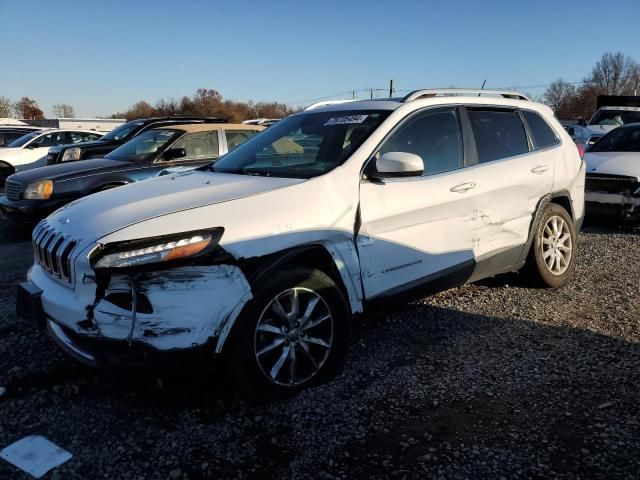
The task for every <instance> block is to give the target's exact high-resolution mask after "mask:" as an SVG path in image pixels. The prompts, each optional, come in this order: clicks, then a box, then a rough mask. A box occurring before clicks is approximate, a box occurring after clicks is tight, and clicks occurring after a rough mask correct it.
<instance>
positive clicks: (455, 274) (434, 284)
mask: <svg viewBox="0 0 640 480" xmlns="http://www.w3.org/2000/svg"><path fill="white" fill-rule="evenodd" d="M475 266H476V262H475V260H468V261H466V262H464V263H461V264H460V265H455V266H453V267H450V268H446V269H444V270H441V271H439V272H436V273H433V274H431V275H428V276H426V277H424V278H421V279H419V280H415V281H413V282H409V283H405V284H404V285H400V286H398V287H395V288H393V289H391V290H388V291H386V292H384V293H381V294H380V295H377V296H375V297H372V298H370V299H368V300H367V301H366V304H365V311H367V310H373V309H376V308H380V307H389V306H390V304H394V303H406V302H408V301H412V300H416V299H419V298H423V297H426V296H429V295H433V294H435V293H438V292H442V291H444V290H448V289H450V288H453V287H459V286H460V285H464V284H465V283H467V282H468V281H469V279H470V278H471V276H472V274H473V272H474V269H475Z"/></svg>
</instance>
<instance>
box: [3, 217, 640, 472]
mask: <svg viewBox="0 0 640 480" xmlns="http://www.w3.org/2000/svg"><path fill="white" fill-rule="evenodd" d="M27 239H28V235H27V236H25V234H24V233H20V232H17V233H16V232H14V231H13V230H12V228H11V227H10V226H9V225H7V224H4V223H0V244H2V257H1V258H0V290H1V292H0V293H1V295H2V304H1V305H0V387H4V388H6V393H4V394H3V395H2V396H1V397H0V448H3V447H4V446H6V445H8V444H9V443H12V442H14V441H16V440H18V439H20V438H22V437H24V436H26V435H32V434H39V435H44V436H46V437H47V438H48V439H50V440H51V441H53V442H55V443H56V444H58V445H60V446H62V447H63V448H65V449H67V450H69V451H70V452H71V453H73V455H74V456H73V458H72V459H71V460H70V461H69V462H67V463H66V464H64V465H63V466H61V467H59V468H58V469H56V470H54V471H53V472H52V473H50V474H48V475H47V476H46V477H45V478H48V479H57V480H61V479H65V480H66V479H85V478H86V479H97V478H108V479H140V480H142V479H155V478H169V479H173V480H176V479H187V478H188V479H200V478H216V479H217V478H270V477H278V478H282V477H291V478H299V479H304V478H326V479H331V478H363V477H370V478H447V479H449V478H558V477H563V478H570V479H578V478H602V479H614V478H629V479H631V478H636V479H637V478H640V459H639V458H638V455H639V453H640V398H639V397H640V390H639V385H640V308H639V307H638V305H637V303H636V302H638V299H639V290H640V229H630V228H627V229H620V228H613V227H611V228H604V227H590V228H587V229H586V230H585V231H583V233H582V234H581V235H580V239H579V240H580V242H579V247H580V258H579V263H578V268H577V272H576V273H577V275H576V278H575V280H574V281H573V282H572V283H571V284H570V285H569V286H568V287H566V288H563V289H560V290H555V291H552V290H540V289H530V288H527V287H526V286H525V285H524V284H523V283H522V282H523V281H522V279H521V277H519V276H518V275H506V276H501V277H498V278H494V279H490V280H487V281H484V282H481V283H479V284H475V285H468V286H465V287H462V288H458V289H453V290H449V291H447V292H444V293H441V294H439V295H437V296H434V297H430V298H427V299H425V300H423V301H420V302H416V303H413V304H408V305H398V306H397V307H395V309H394V310H391V311H388V312H385V313H379V314H376V315H370V316H367V317H366V318H364V319H362V321H361V322H359V323H358V324H356V325H355V327H354V332H353V338H352V344H353V346H352V349H351V351H350V354H349V357H348V360H347V366H346V368H345V370H344V372H343V373H342V374H341V375H339V376H338V377H337V378H335V379H334V380H333V381H332V382H330V383H328V384H325V385H322V386H319V387H317V388H314V389H310V390H307V391H305V392H304V393H302V394H301V395H299V396H297V397H295V398H293V399H290V400H288V401H283V402H278V403H272V404H262V405H254V404H250V403H248V402H246V401H244V400H243V399H242V398H239V397H238V396H237V395H236V394H234V393H232V392H233V389H232V388H230V385H229V384H228V383H227V382H225V381H224V380H223V377H222V376H221V375H219V374H211V373H207V372H204V371H203V372H197V373H195V374H190V375H181V376H180V378H174V377H172V378H165V379H163V380H162V381H157V380H155V379H152V378H148V377H123V376H122V375H113V374H111V375H110V374H106V373H96V372H93V371H91V370H89V369H85V368H81V367H78V366H75V365H74V364H72V363H71V362H69V361H67V360H65V358H64V357H63V356H62V355H61V354H60V353H59V352H57V351H56V349H55V348H54V346H53V344H52V342H51V341H50V340H48V339H47V338H46V337H44V336H43V335H41V334H39V333H38V332H36V331H34V330H33V329H32V327H31V326H30V325H28V324H26V323H25V322H23V321H19V320H17V319H16V318H15V315H14V308H15V305H14V302H15V284H16V282H18V281H19V280H21V279H22V278H23V276H24V272H25V271H26V269H27V268H28V265H29V263H30V261H31V251H30V246H29V242H28V241H27ZM185 373H186V372H185ZM0 391H2V390H1V389H0ZM0 478H1V479H23V478H30V477H27V476H26V475H24V474H22V473H21V472H19V471H18V470H16V469H15V468H13V467H12V466H10V465H8V464H7V463H4V462H2V461H0Z"/></svg>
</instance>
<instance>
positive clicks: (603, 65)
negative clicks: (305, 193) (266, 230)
mask: <svg viewBox="0 0 640 480" xmlns="http://www.w3.org/2000/svg"><path fill="white" fill-rule="evenodd" d="M639 94H640V65H639V64H638V62H636V61H635V60H634V59H632V58H631V57H629V56H625V55H624V54H622V53H621V52H617V53H611V52H608V53H605V54H604V55H603V56H602V58H601V59H600V60H599V61H598V62H597V63H596V64H595V65H594V67H593V68H592V70H591V73H590V74H589V75H588V76H587V77H585V78H584V80H583V81H582V82H579V83H578V84H572V83H568V82H566V81H564V80H563V79H562V78H559V79H558V80H556V81H554V82H552V83H551V84H550V85H549V86H548V88H547V89H546V91H545V92H544V94H543V95H542V97H541V101H542V102H544V103H546V104H547V105H549V106H550V107H551V108H552V109H553V111H554V112H555V114H556V116H557V117H558V118H560V119H563V120H570V119H585V120H586V119H588V118H589V117H590V116H591V115H592V114H593V113H594V111H595V110H596V101H597V97H598V95H639ZM296 111H298V109H295V108H293V107H291V106H290V105H287V104H284V103H278V102H252V101H248V102H238V101H233V100H225V99H223V98H222V95H221V94H220V93H219V92H218V91H217V90H213V89H209V88H199V89H198V90H197V91H196V92H195V93H194V94H193V95H191V96H184V97H182V98H181V99H179V100H176V99H173V98H171V99H160V100H158V101H157V102H156V103H155V104H154V105H151V104H150V103H149V102H147V101H145V100H140V101H138V102H136V103H134V104H133V105H132V106H131V107H129V108H128V109H127V110H126V111H124V112H118V113H114V114H113V115H111V118H126V119H127V120H134V119H137V118H145V117H152V116H165V115H203V116H212V117H218V118H223V119H225V120H228V121H230V122H241V121H243V120H247V119H249V118H283V117H286V116H287V115H290V114H292V113H295V112H296ZM53 116H54V117H56V118H70V117H73V116H74V111H73V107H72V106H71V105H68V104H66V103H58V104H56V105H54V106H53ZM3 117H16V118H22V119H27V120H39V119H42V118H44V113H43V112H42V109H41V108H40V107H39V105H38V102H36V101H35V100H34V99H33V98H30V97H22V98H21V99H20V100H18V101H15V102H12V101H11V100H10V99H8V98H7V97H4V96H0V118H3Z"/></svg>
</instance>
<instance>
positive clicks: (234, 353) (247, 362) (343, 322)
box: [226, 266, 350, 400]
mask: <svg viewBox="0 0 640 480" xmlns="http://www.w3.org/2000/svg"><path fill="white" fill-rule="evenodd" d="M293 289H296V291H297V292H298V293H296V294H295V295H296V296H297V295H300V297H299V305H300V308H299V310H300V312H301V313H302V312H303V311H305V310H306V308H307V307H308V306H309V304H310V303H311V302H310V301H308V302H307V303H306V306H305V303H304V302H305V296H308V298H309V299H311V298H316V297H320V298H321V300H316V301H315V305H316V306H315V307H314V308H313V311H314V315H317V314H318V313H320V314H321V313H322V312H317V311H316V310H317V309H318V308H322V309H327V310H326V311H328V312H329V313H330V315H331V318H330V319H329V320H327V321H325V322H324V323H322V324H319V323H318V324H317V325H316V326H312V327H309V330H306V331H305V332H303V328H302V326H300V328H296V329H293V328H292V329H291V330H290V332H289V334H284V333H278V334H274V333H273V332H267V333H264V332H262V331H258V330H257V328H258V326H259V325H263V326H264V325H265V323H267V326H268V327H272V326H273V325H271V324H270V322H272V323H274V324H277V325H279V324H280V323H282V324H284V323H285V322H284V321H283V320H281V318H278V316H277V315H276V314H275V312H274V310H273V302H274V301H275V299H276V298H278V299H279V301H281V302H283V303H286V304H287V306H289V307H290V308H292V307H291V305H292V303H293V301H292V300H291V296H282V295H285V294H287V293H288V292H291V291H292V290H293ZM309 292H311V293H309ZM285 299H288V300H285ZM283 306H284V305H283ZM324 316H326V315H324ZM324 316H322V315H319V318H323V317H324ZM270 318H273V320H271V319H270ZM299 318H300V317H299ZM261 319H262V321H261ZM308 320H310V319H308ZM349 320H350V310H349V307H348V305H347V302H346V300H345V298H344V296H343V295H342V292H341V291H340V289H339V288H338V286H337V285H336V284H335V282H334V281H333V280H332V279H331V277H329V276H328V275H327V274H325V273H324V272H322V271H320V270H317V269H313V268H309V267H303V266H292V267H285V268H283V269H282V270H279V271H277V272H276V273H274V274H272V275H270V276H269V277H268V278H267V279H266V280H265V281H264V282H263V283H262V284H260V285H258V286H257V287H256V288H255V289H254V298H253V300H251V301H250V302H249V303H248V304H247V305H246V307H245V308H244V310H243V312H242V314H241V315H240V317H239V318H238V320H237V321H236V324H235V325H234V328H233V331H232V334H231V336H230V338H229V339H228V346H227V348H228V349H229V351H228V352H227V355H226V358H227V361H228V362H229V363H230V364H229V369H230V372H231V373H232V375H233V377H234V381H235V382H236V383H237V384H238V386H239V387H240V388H241V389H242V390H244V391H245V392H247V393H248V394H249V396H250V397H251V398H254V399H258V400H275V399H279V398H284V397H288V396H291V395H295V394H296V393H298V392H299V391H300V390H302V389H304V388H306V387H308V386H310V385H313V384H318V383H321V382H322V381H326V380H327V379H328V378H329V377H330V376H332V375H333V374H335V373H336V372H337V371H338V370H339V368H340V367H341V366H342V364H343V362H344V357H345V355H346V352H347V347H348V337H349ZM300 321H301V323H302V319H301V320H300ZM329 322H330V324H331V341H330V348H329V349H328V353H325V347H324V346H319V345H317V344H313V345H311V343H310V342H307V341H306V338H309V337H311V335H318V336H321V335H320V334H319V333H311V334H308V336H307V333H306V332H309V331H310V332H318V330H314V329H321V331H322V334H323V335H324V334H325V333H326V332H327V330H328V328H329ZM307 323H310V324H313V323H315V321H308V322H307ZM296 325H297V324H296ZM281 328H285V327H281ZM295 332H297V335H298V337H297V338H295V339H293V340H291V339H289V337H288V335H294V334H296V333H295ZM265 335H274V337H272V338H273V339H274V340H273V341H271V339H270V338H269V337H266V339H265ZM275 335H277V337H276V336H275ZM285 337H286V346H285V344H282V346H278V347H274V348H273V350H272V351H271V350H270V351H268V352H267V353H265V354H262V355H258V354H257V352H258V351H259V350H262V349H261V348H259V347H260V345H261V344H260V342H261V341H262V342H269V344H268V345H267V346H271V345H273V344H275V343H276V342H277V341H280V340H281V339H283V338H285ZM303 337H305V338H303ZM309 340H311V338H309ZM314 340H315V338H314ZM283 341H284V340H283ZM303 344H304V345H303ZM263 345H264V344H263ZM303 347H304V348H303ZM310 347H313V348H311V351H309V350H310ZM286 348H289V349H291V348H292V349H293V351H294V353H293V359H294V361H293V362H292V361H291V357H290V356H289V354H290V353H291V352H289V354H287V356H286V360H284V364H280V369H279V370H278V371H279V372H280V374H276V377H275V379H273V378H271V377H270V376H269V374H272V373H273V371H274V369H275V364H276V363H277V361H276V362H275V363H274V365H273V367H272V370H270V371H269V372H267V369H268V365H271V361H272V360H273V359H276V358H277V359H279V358H280V356H284V355H285V349H286ZM303 350H304V351H303ZM309 355H312V356H313V358H311V357H309ZM325 355H326V356H325ZM258 358H260V361H259V360H258ZM309 358H311V360H309ZM296 361H297V362H298V363H296V367H295V368H293V371H294V372H296V373H298V369H300V375H299V378H298V380H300V381H299V382H298V381H296V383H295V384H286V378H287V377H286V376H287V375H288V376H289V382H291V375H292V373H291V370H292V369H291V364H292V363H295V362H296ZM311 362H313V364H312V363H311ZM265 364H266V365H267V369H265ZM285 367H286V368H287V370H285V371H282V369H283V368H285ZM303 367H306V368H303ZM316 368H317V370H316V371H315V373H313V374H312V376H310V377H309V378H307V379H304V377H305V375H304V374H306V373H308V372H307V370H308V371H311V370H314V369H316ZM293 376H294V378H295V376H296V375H295V374H293ZM303 379H304V380H303Z"/></svg>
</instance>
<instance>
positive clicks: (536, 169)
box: [531, 165, 549, 175]
mask: <svg viewBox="0 0 640 480" xmlns="http://www.w3.org/2000/svg"><path fill="white" fill-rule="evenodd" d="M547 170H549V167H548V166H547V165H536V166H535V167H533V168H532V169H531V173H535V174H536V175H541V174H543V173H544V172H546V171H547Z"/></svg>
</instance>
